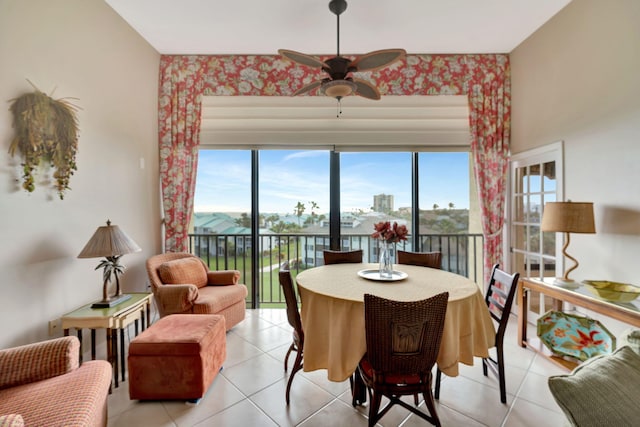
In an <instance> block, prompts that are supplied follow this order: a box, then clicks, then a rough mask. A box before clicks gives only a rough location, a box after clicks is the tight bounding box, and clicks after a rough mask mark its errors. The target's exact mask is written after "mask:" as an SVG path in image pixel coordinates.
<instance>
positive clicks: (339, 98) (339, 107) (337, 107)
mask: <svg viewBox="0 0 640 427" xmlns="http://www.w3.org/2000/svg"><path fill="white" fill-rule="evenodd" d="M336 99H337V100H338V105H337V106H336V109H337V111H338V112H337V114H336V118H337V119H339V118H340V116H341V115H342V103H341V102H340V100H341V99H342V97H341V96H338V97H336Z"/></svg>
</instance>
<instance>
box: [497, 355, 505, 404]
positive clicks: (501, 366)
mask: <svg viewBox="0 0 640 427" xmlns="http://www.w3.org/2000/svg"><path fill="white" fill-rule="evenodd" d="M497 360H498V381H499V382H500V402H502V403H507V382H506V379H505V375H504V354H503V353H502V346H499V347H498V356H497Z"/></svg>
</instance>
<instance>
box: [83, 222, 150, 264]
mask: <svg viewBox="0 0 640 427" xmlns="http://www.w3.org/2000/svg"><path fill="white" fill-rule="evenodd" d="M141 250H142V249H140V246H138V245H137V244H136V242H134V241H133V240H132V239H131V238H130V237H129V236H127V235H126V234H125V232H124V231H122V230H120V227H118V226H117V225H111V221H109V220H107V225H106V226H102V227H98V229H97V230H96V232H95V233H93V236H91V239H89V241H88V242H87V244H86V245H85V247H84V248H83V249H82V251H81V252H80V255H78V258H100V257H112V256H117V255H124V254H131V253H134V252H140V251H141Z"/></svg>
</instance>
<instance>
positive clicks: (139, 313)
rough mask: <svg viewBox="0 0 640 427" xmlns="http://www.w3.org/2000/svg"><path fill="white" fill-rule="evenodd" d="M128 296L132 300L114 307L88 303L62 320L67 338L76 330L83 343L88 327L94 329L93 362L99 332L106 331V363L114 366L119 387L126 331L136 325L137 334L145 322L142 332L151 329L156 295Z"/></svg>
mask: <svg viewBox="0 0 640 427" xmlns="http://www.w3.org/2000/svg"><path fill="white" fill-rule="evenodd" d="M129 295H131V298H129V299H128V300H126V301H123V302H121V303H120V304H117V305H115V306H113V307H105V308H91V304H87V305H84V306H82V307H80V308H78V309H76V310H74V311H72V312H70V313H67V314H65V315H63V316H62V318H61V320H62V329H63V330H64V335H69V329H71V328H73V329H75V330H76V331H77V335H78V339H79V340H80V343H82V330H83V329H85V328H86V329H90V330H91V359H95V358H96V329H105V330H106V339H107V360H108V361H109V363H111V365H112V366H113V373H114V379H115V386H116V387H118V373H119V367H118V365H120V366H121V371H122V381H124V377H125V367H126V364H125V354H124V353H125V350H124V331H125V329H126V328H127V326H129V325H130V324H131V323H134V324H135V333H136V335H137V334H138V322H139V321H140V320H141V321H142V322H141V323H142V329H143V330H144V329H145V328H147V327H148V326H149V322H150V319H151V297H152V296H153V294H151V293H148V292H141V293H131V294H129ZM145 319H146V322H145ZM118 330H120V360H118ZM80 362H82V345H81V346H80Z"/></svg>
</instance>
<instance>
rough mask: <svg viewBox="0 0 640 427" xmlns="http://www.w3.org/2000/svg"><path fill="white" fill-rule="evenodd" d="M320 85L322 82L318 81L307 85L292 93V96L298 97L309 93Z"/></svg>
mask: <svg viewBox="0 0 640 427" xmlns="http://www.w3.org/2000/svg"><path fill="white" fill-rule="evenodd" d="M321 84H322V80H319V81H317V82H313V83H309V84H308V85H306V86H302V87H301V88H300V89H298V90H297V91H295V92H293V95H292V96H296V95H300V94H303V93H306V92H310V91H312V90H313V89H315V88H317V87H318V86H320V85H321Z"/></svg>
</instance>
